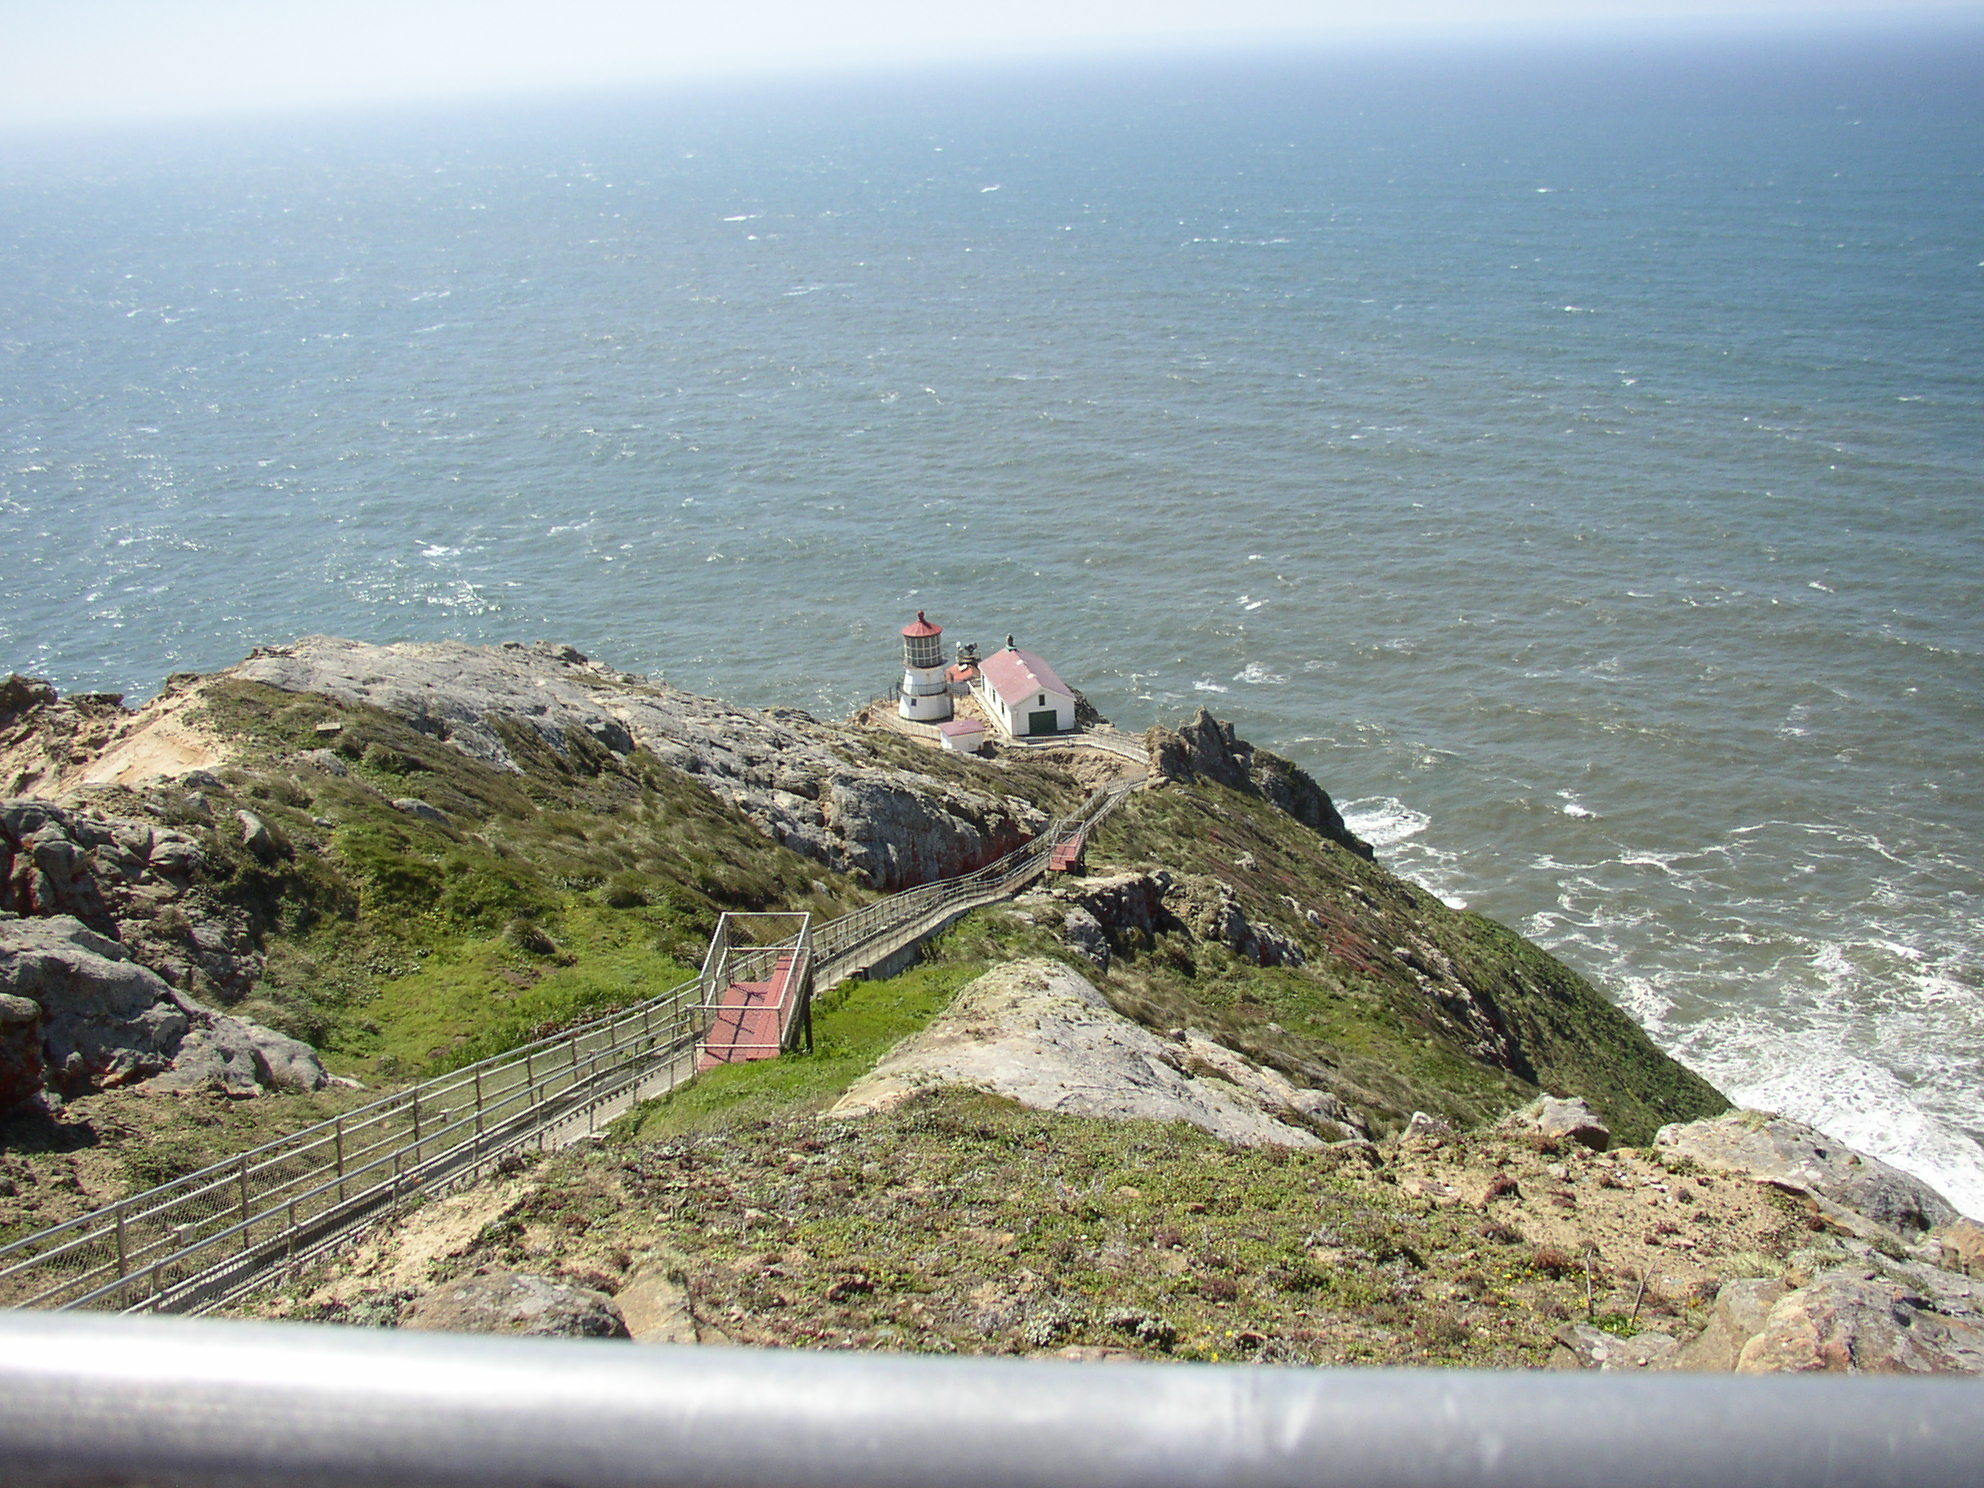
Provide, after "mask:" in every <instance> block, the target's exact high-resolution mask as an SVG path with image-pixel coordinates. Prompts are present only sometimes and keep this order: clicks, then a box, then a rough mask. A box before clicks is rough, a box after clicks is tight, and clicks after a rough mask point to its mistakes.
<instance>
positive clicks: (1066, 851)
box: [1047, 829, 1088, 873]
mask: <svg viewBox="0 0 1984 1488" xmlns="http://www.w3.org/2000/svg"><path fill="white" fill-rule="evenodd" d="M1087 846H1088V832H1087V830H1086V829H1084V830H1082V831H1079V832H1077V833H1075V835H1074V836H1072V837H1070V838H1069V839H1068V840H1067V841H1066V842H1063V843H1061V844H1060V845H1059V846H1058V847H1056V848H1055V849H1054V851H1053V853H1052V854H1051V855H1050V856H1049V857H1048V859H1047V867H1048V870H1049V871H1050V872H1054V873H1080V872H1081V871H1082V853H1083V851H1084V849H1086V848H1087Z"/></svg>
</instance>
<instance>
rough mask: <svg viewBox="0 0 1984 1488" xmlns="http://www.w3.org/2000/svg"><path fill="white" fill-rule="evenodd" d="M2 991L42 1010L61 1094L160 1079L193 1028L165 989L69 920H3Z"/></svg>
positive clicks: (112, 944) (46, 1048)
mask: <svg viewBox="0 0 1984 1488" xmlns="http://www.w3.org/2000/svg"><path fill="white" fill-rule="evenodd" d="M0 993H4V994H7V995H10V996H14V997H21V998H25V999H27V1000H28V1001H30V1002H33V1003H35V1004H37V1005H38V1006H39V1007H40V1008H41V1012H42V1018H43V1022H42V1048H43V1052H44V1054H45V1057H46V1059H47V1061H48V1067H49V1075H48V1077H49V1080H50V1083H51V1084H54V1085H55V1086H57V1088H59V1089H60V1090H61V1091H62V1093H63V1094H66V1095H76V1094H81V1093H83V1092H84V1091H87V1090H92V1089H97V1088H100V1087H103V1086H108V1085H122V1084H127V1083H129V1082H130V1081H132V1080H139V1079H143V1078H145V1077H146V1076H148V1075H155V1074H157V1073H159V1072H160V1071H161V1070H163V1069H165V1068H166V1067H167V1066H168V1065H170V1064H171V1063H172V1058H173V1055H174V1053H175V1052H176V1051H177V1050H178V1048H179V1044H180V1040H182V1039H183V1038H184V1037H185V1036H186V1033H187V1030H188V1029H189V1028H191V1027H192V1020H191V1019H190V1018H188V1017H187V1015H186V1013H185V1011H184V1010H183V1009H182V1008H181V1007H180V1006H179V1004H178V1003H177V1001H175V1000H174V998H173V995H172V989H171V988H170V987H168V986H166V985H165V983H164V982H162V981H161V980H159V978H158V977H157V976H156V975H155V974H154V973H152V972H150V971H147V970H146V969H145V968H144V967H142V966H140V965H138V963H137V962H135V961H133V960H132V959H131V958H130V957H129V955H127V954H126V953H125V950H124V947H122V946H121V945H119V944H118V943H117V942H116V941H114V940H111V939H110V938H109V937H107V936H103V935H99V934H97V933H96V932H95V931H93V930H91V929H89V928H88V927H87V926H86V925H84V924H83V923H82V922H81V921H80V920H77V919H75V918H74V917H73V916H70V915H54V916H51V917H49V918H46V919H34V920H4V921H0Z"/></svg>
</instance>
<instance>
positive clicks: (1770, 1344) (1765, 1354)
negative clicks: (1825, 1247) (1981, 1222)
mask: <svg viewBox="0 0 1984 1488" xmlns="http://www.w3.org/2000/svg"><path fill="white" fill-rule="evenodd" d="M1735 1367H1736V1369H1737V1371H1738V1372H1739V1373H1743V1374H1778V1373H1798V1374H1811V1373H1833V1374H1984V1312H1980V1311H1979V1310H1978V1308H1977V1307H1976V1306H1975V1305H1974V1303H1972V1302H1971V1301H1969V1300H1959V1299H1958V1298H1957V1297H1955V1296H1953V1295H1952V1293H1951V1291H1950V1289H1948V1288H1938V1287H1934V1286H1923V1285H1921V1284H1919V1283H1918V1282H1916V1281H1914V1280H1912V1279H1909V1278H1904V1277H1897V1276H1894V1275H1889V1274H1884V1273H1883V1272H1882V1271H1881V1270H1879V1269H1877V1268H1874V1267H1858V1268H1856V1267H1841V1268H1839V1269H1836V1270H1833V1271H1828V1272H1826V1273H1824V1274H1823V1275H1821V1276H1818V1277H1815V1278H1814V1279H1813V1280H1812V1282H1811V1284H1810V1285H1808V1286H1803V1287H1800V1288H1798V1289H1797V1290H1796V1291H1791V1292H1786V1293H1784V1295H1783V1296H1781V1297H1779V1298H1777V1300H1776V1301H1774V1302H1773V1303H1772V1304H1771V1307H1770V1310H1769V1311H1768V1312H1767V1313H1766V1314H1765V1315H1764V1316H1763V1318H1762V1319H1761V1322H1760V1324H1759V1326H1758V1327H1757V1329H1756V1331H1755V1332H1754V1333H1753V1334H1752V1335H1751V1336H1750V1337H1749V1338H1747V1339H1745V1340H1744V1341H1743V1342H1742V1344H1741V1346H1740V1348H1739V1351H1738V1353H1737V1356H1736V1365H1735Z"/></svg>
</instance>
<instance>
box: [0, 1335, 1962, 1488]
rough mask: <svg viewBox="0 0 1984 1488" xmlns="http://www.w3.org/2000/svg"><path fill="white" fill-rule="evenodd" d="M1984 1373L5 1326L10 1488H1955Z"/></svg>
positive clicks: (1, 1363)
mask: <svg viewBox="0 0 1984 1488" xmlns="http://www.w3.org/2000/svg"><path fill="white" fill-rule="evenodd" d="M1980 1461H1984V1388H1980V1387H1979V1384H1978V1382H1977V1381H1975V1380H1968V1379H1956V1380H1953V1379H1932V1378H1922V1377H1915V1378H1906V1377H1895V1376H1882V1375H1830V1376H1821V1377H1811V1376H1805V1377H1795V1378H1794V1377H1786V1376H1782V1375H1778V1376H1770V1375H1688V1374H1678V1373H1664V1374H1644V1373H1601V1372H1598V1371H1591V1372H1584V1373H1567V1374H1554V1373H1552V1374H1542V1373H1515V1372H1500V1371H1489V1370H1479V1371H1475V1370H1430V1369H1429V1370H1406V1369H1369V1370H1353V1369H1286V1368H1279V1369H1278V1368H1267V1367H1262V1366H1258V1365H1253V1366H1248V1365H1240V1366H1203V1365H1185V1364H1154V1363H1106V1364H1078V1363H1070V1362H1064V1361H1058V1360H1022V1359H992V1358H945V1357H931V1356H927V1355H926V1356H920V1357H917V1356H908V1355H902V1354H889V1353H866V1354H858V1353H850V1352H841V1351H830V1350H820V1351H809V1350H799V1349H776V1350H774V1349H765V1350H753V1349H734V1348H681V1347H668V1346H666V1345H653V1346H647V1347H640V1346H635V1345H632V1344H627V1343H615V1342H608V1341H604V1340H597V1339H536V1338H500V1337H476V1336H472V1335H448V1334H440V1333H414V1332H405V1331H400V1330H395V1329H378V1328H326V1327H309V1326H305V1325H300V1324H294V1323H289V1324H283V1323H249V1322H210V1321H209V1322H202V1321H193V1320H188V1319H184V1318H145V1319H138V1318H105V1317H78V1316H59V1315H48V1314H13V1315H0V1465H4V1468H3V1470H4V1475H5V1479H6V1482H7V1484H8V1488H100V1485H103V1484H107V1483H155V1484H171V1485H173V1488H251V1485H252V1488H262V1485H269V1488H275V1485H282V1488H290V1485H296V1484H302V1485H309V1488H415V1485H418V1488H471V1485H473V1488H541V1485H543V1484H546V1483H560V1484H565V1485H568V1488H910V1485H918V1488H1070V1485H1076V1484H1079V1485H1082V1488H1212V1485H1220V1488H1573V1485H1575V1488H1654V1485H1659V1488H1786V1485H1791V1484H1797V1485H1811V1488H1848V1485H1850V1488H1958V1485H1969V1484H1973V1483H1975V1482H1976V1481H1977V1464H1978V1463H1979V1462H1980Z"/></svg>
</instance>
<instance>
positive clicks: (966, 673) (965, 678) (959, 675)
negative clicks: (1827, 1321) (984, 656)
mask: <svg viewBox="0 0 1984 1488" xmlns="http://www.w3.org/2000/svg"><path fill="white" fill-rule="evenodd" d="M947 675H948V676H949V677H950V679H951V680H952V681H953V682H976V681H977V680H978V668H977V667H975V666H954V667H952V668H951V670H950V672H949V673H948V674H947Z"/></svg>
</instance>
